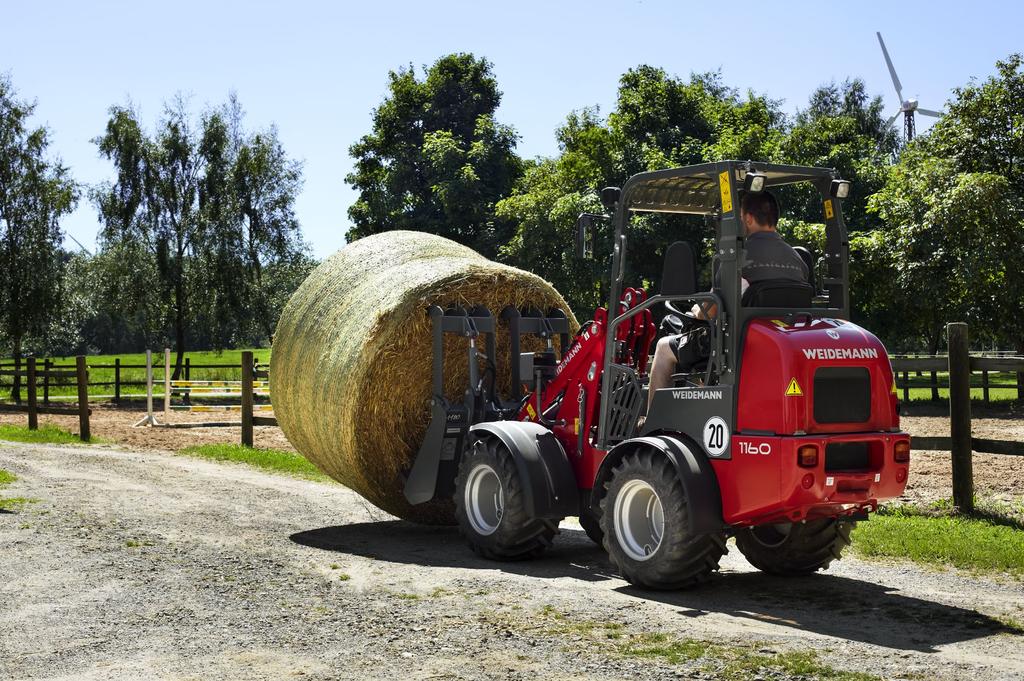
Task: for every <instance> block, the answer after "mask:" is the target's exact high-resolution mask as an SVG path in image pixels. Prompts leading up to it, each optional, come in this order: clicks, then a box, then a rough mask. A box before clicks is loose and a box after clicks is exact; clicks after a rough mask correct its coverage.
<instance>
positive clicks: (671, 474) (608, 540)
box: [601, 450, 726, 589]
mask: <svg viewBox="0 0 1024 681" xmlns="http://www.w3.org/2000/svg"><path fill="white" fill-rule="evenodd" d="M601 511H602V512H601V529H602V530H603V532H604V547H605V550H606V551H608V556H609V557H610V558H611V560H612V562H613V563H614V564H615V565H616V566H617V567H618V568H619V571H620V572H621V573H622V576H623V577H625V578H626V579H627V580H628V581H629V582H631V583H632V584H635V585H636V586H641V587H647V588H651V589H682V588H687V587H691V586H695V585H697V584H701V583H703V582H706V581H708V580H709V579H710V578H711V575H712V573H714V572H715V571H716V570H717V569H718V561H719V560H720V559H721V557H722V556H723V555H724V554H725V553H726V548H725V534H723V533H720V532H715V533H710V534H693V533H691V531H690V527H689V524H690V523H689V517H688V515H687V512H686V492H685V490H684V489H683V483H682V481H681V480H680V479H679V476H678V474H677V473H676V470H675V466H674V465H673V464H672V462H671V461H669V460H668V459H667V458H665V457H664V456H662V455H660V454H656V453H654V452H651V451H650V450H641V451H638V452H635V453H631V454H627V455H626V456H625V457H624V458H623V460H622V462H621V463H619V465H618V466H616V467H615V469H614V470H613V471H612V477H611V482H610V483H609V484H608V492H607V494H605V496H604V499H602V500H601Z"/></svg>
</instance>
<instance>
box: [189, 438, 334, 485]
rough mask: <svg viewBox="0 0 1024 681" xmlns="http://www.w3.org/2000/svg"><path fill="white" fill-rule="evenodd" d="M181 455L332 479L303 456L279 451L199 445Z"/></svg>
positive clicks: (323, 479)
mask: <svg viewBox="0 0 1024 681" xmlns="http://www.w3.org/2000/svg"><path fill="white" fill-rule="evenodd" d="M178 453H179V454H184V455H186V456H195V457H198V458H201V459H210V460H211V461H232V462H235V463H243V464H247V465H249V466H253V467H255V468H260V469H263V470H266V471H272V472H275V473H285V474H287V475H293V476H296V477H300V478H305V479H307V480H317V481H320V482H329V481H330V480H331V479H330V478H329V477H327V476H326V475H324V474H323V473H321V472H320V470H319V469H318V468H317V467H316V466H314V465H313V464H311V463H310V462H309V461H307V460H306V459H305V458H304V457H303V456H302V455H300V454H294V453H292V452H285V451H282V450H279V449H263V448H256V447H243V446H242V445H227V444H224V445H197V446H195V447H186V448H184V449H182V450H179V452H178Z"/></svg>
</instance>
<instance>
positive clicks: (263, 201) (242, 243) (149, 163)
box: [93, 96, 305, 377]
mask: <svg viewBox="0 0 1024 681" xmlns="http://www.w3.org/2000/svg"><path fill="white" fill-rule="evenodd" d="M242 117H243V114H242V111H241V107H240V106H239V105H238V102H237V100H236V99H235V97H234V96H232V97H231V99H230V100H229V102H228V104H227V105H226V106H224V107H221V108H220V109H218V110H213V111H207V112H206V113H204V114H203V115H202V116H201V117H200V118H199V119H198V121H196V120H194V119H193V118H192V117H191V116H190V114H189V112H188V109H187V106H186V103H185V102H184V100H183V99H182V98H181V97H178V98H176V99H175V100H174V101H173V102H172V103H171V104H169V105H168V106H166V107H165V110H164V114H163V117H162V119H161V120H160V122H159V124H158V125H157V129H156V131H155V133H154V134H153V135H152V136H149V135H147V134H146V132H145V131H144V130H143V128H142V126H141V124H140V123H139V120H138V115H137V114H136V112H134V111H132V110H131V109H129V108H126V107H113V108H112V109H111V110H110V120H109V121H108V123H107V128H106V132H105V134H104V135H102V136H101V137H98V138H97V139H96V140H95V142H96V144H97V146H98V147H99V150H100V154H101V155H102V156H103V157H105V158H107V159H108V160H110V161H111V162H112V163H113V164H114V167H115V171H116V178H115V180H114V181H113V182H110V183H107V184H104V185H101V186H99V187H97V188H96V189H95V191H94V192H93V200H94V202H95V203H96V205H97V207H98V209H99V212H100V220H101V222H102V224H103V227H102V230H101V234H100V242H101V244H102V247H103V251H104V253H106V254H109V253H120V254H122V255H125V256H127V257H130V258H131V260H132V261H131V262H130V263H129V264H127V265H125V264H121V263H116V262H115V263H111V265H112V267H111V268H109V269H108V274H109V275H110V278H109V279H108V281H109V283H110V284H111V285H113V286H116V287H118V288H120V289H122V290H126V291H127V292H128V293H129V296H128V297H127V298H125V299H123V300H124V301H125V310H124V311H125V313H126V314H128V315H138V314H139V313H141V314H143V315H144V318H145V319H146V320H145V321H143V323H142V327H143V328H146V327H150V326H151V325H152V321H153V320H151V319H150V318H149V316H150V315H152V314H155V315H157V316H158V317H159V319H158V320H156V326H157V328H160V329H162V330H164V331H170V336H171V337H173V342H174V346H175V350H176V353H177V360H176V363H175V371H174V377H178V376H179V374H180V371H181V367H182V362H183V358H184V353H185V350H186V346H187V345H188V343H189V341H190V339H192V340H194V339H196V338H197V337H198V338H201V339H202V340H203V341H205V342H206V343H209V344H210V345H212V346H213V347H216V348H222V347H226V346H228V345H234V344H239V343H242V342H245V341H246V340H248V339H251V338H252V331H253V328H258V329H260V330H261V331H262V332H263V333H265V334H266V335H267V336H269V333H270V330H272V328H273V325H274V323H275V322H276V318H273V317H272V314H273V310H272V308H271V306H270V304H269V301H270V300H271V297H272V294H271V293H270V291H269V289H268V287H267V286H266V285H265V282H264V271H265V270H266V269H267V268H268V267H272V266H276V265H277V264H278V263H285V264H286V263H289V262H291V261H292V260H294V259H296V258H300V257H301V256H302V255H303V252H304V248H305V247H304V245H303V243H302V240H301V237H300V233H299V225H298V221H297V220H296V218H295V215H294V211H293V204H294V201H295V198H296V196H297V194H298V191H299V188H300V187H301V166H300V165H299V164H298V163H296V162H294V161H291V160H289V159H288V157H287V155H286V154H285V153H284V150H283V149H282V147H281V145H280V142H279V141H278V139H277V133H276V131H275V130H274V129H273V128H271V129H270V130H268V131H264V132H259V133H255V134H251V135H250V134H247V133H246V132H245V131H244V130H243V129H242V126H241V122H242ZM143 273H149V274H152V275H155V276H153V277H152V279H151V280H150V283H148V284H147V283H144V281H145V280H144V279H143V280H142V281H140V278H139V275H141V274H143ZM154 297H155V298H156V299H157V300H158V301H166V302H165V303H163V304H158V305H156V306H154V305H153V304H152V303H151V302H150V301H151V299H152V298H154Z"/></svg>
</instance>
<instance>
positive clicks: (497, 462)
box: [454, 437, 559, 560]
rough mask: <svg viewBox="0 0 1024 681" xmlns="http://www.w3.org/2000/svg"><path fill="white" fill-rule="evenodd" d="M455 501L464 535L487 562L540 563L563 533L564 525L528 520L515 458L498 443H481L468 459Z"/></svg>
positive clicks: (492, 440) (457, 483)
mask: <svg viewBox="0 0 1024 681" xmlns="http://www.w3.org/2000/svg"><path fill="white" fill-rule="evenodd" d="M454 500H455V519H456V521H458V523H459V531H460V532H461V534H462V536H463V537H465V538H466V540H467V541H468V542H469V546H470V548H472V549H473V551H474V552H475V553H477V554H478V555H480V556H482V557H484V558H489V559H491V560H524V559H528V558H536V557H537V556H539V555H540V554H542V553H543V552H544V551H545V550H546V549H547V547H548V546H550V545H551V541H552V539H553V538H554V536H555V535H556V534H557V533H558V523H559V520H552V519H542V518H531V517H530V516H529V515H528V514H527V512H526V508H525V504H524V497H523V486H522V481H520V479H519V472H518V471H517V470H516V464H515V461H514V460H513V458H512V452H510V451H509V450H508V447H507V446H506V445H505V444H504V443H503V442H502V441H501V440H499V439H498V438H496V437H483V438H481V439H479V440H477V441H476V442H474V443H473V445H472V446H471V447H470V448H469V449H468V450H466V453H465V454H463V456H462V461H461V462H460V463H459V474H458V477H457V478H456V481H455V496H454Z"/></svg>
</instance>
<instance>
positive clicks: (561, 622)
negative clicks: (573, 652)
mask: <svg viewBox="0 0 1024 681" xmlns="http://www.w3.org/2000/svg"><path fill="white" fill-rule="evenodd" d="M537 614H538V615H539V618H538V619H539V620H540V622H539V623H536V624H534V625H533V630H534V631H537V630H539V632H540V633H542V634H544V635H547V636H555V637H559V638H562V637H571V638H572V639H573V640H577V641H578V640H580V639H582V641H583V642H584V643H583V644H589V643H596V644H598V645H599V646H601V649H602V650H604V651H606V652H607V653H609V654H613V655H620V656H622V657H628V658H639V659H644V660H650V661H652V662H660V663H663V664H669V665H673V666H680V665H684V666H685V667H686V669H687V670H693V669H695V668H696V669H699V670H700V671H701V672H702V673H703V674H704V675H706V677H708V678H715V679H723V680H726V681H755V680H757V679H765V678H777V677H781V676H785V678H792V677H799V678H807V679H829V680H831V681H881V678H880V677H878V676H874V675H872V674H865V673H862V672H849V671H843V670H839V669H835V668H833V667H830V666H828V665H827V664H825V663H823V662H822V661H821V660H820V659H819V658H818V655H817V653H815V652H813V651H808V652H802V651H781V652H777V651H774V650H772V649H770V648H766V647H764V645H763V644H760V643H752V644H749V645H726V644H721V643H713V642H710V641H701V640H697V639H690V638H679V637H677V636H675V635H672V634H669V633H665V632H650V631H648V632H631V631H629V630H628V629H627V628H626V625H624V624H623V623H621V622H614V621H598V620H590V619H577V618H575V617H573V616H572V615H570V614H567V613H563V612H560V611H559V610H557V609H556V608H555V607H554V606H552V605H545V606H543V607H542V608H540V609H539V610H538V611H537ZM581 645H582V644H581Z"/></svg>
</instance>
